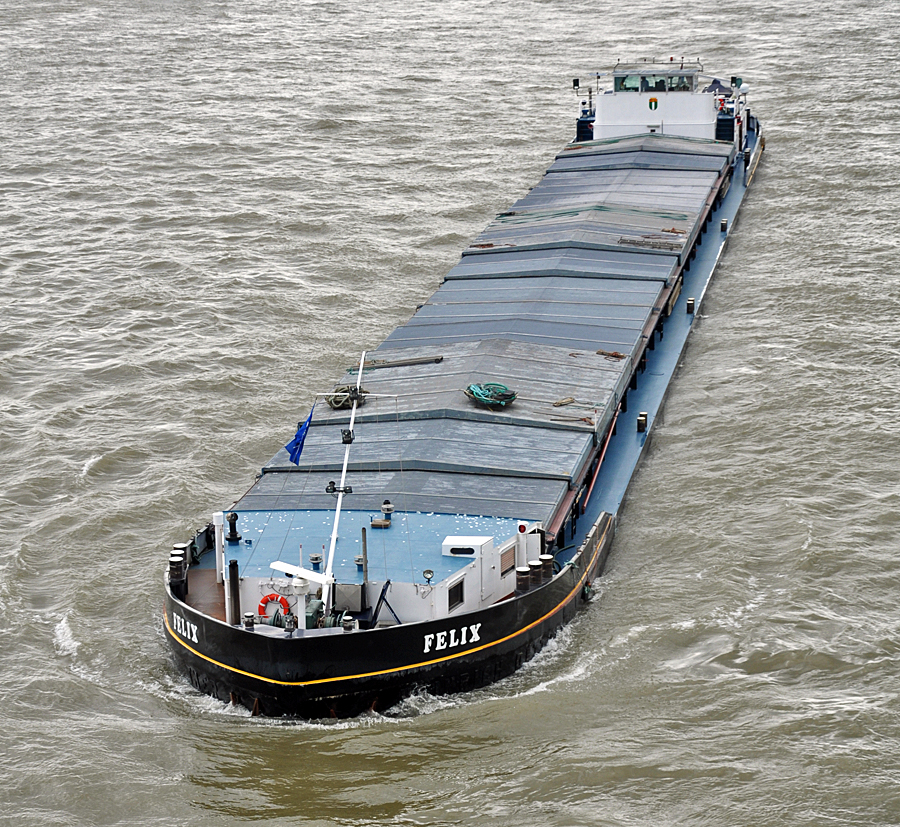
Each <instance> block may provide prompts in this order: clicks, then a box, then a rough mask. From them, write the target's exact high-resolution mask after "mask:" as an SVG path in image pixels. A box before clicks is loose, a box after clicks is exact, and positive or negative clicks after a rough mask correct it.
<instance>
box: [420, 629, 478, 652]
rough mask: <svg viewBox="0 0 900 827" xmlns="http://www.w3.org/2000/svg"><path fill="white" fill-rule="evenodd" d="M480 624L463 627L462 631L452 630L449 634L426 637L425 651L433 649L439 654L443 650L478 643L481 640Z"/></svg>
mask: <svg viewBox="0 0 900 827" xmlns="http://www.w3.org/2000/svg"><path fill="white" fill-rule="evenodd" d="M480 628H481V624H480V623H473V624H472V625H471V626H463V627H462V629H451V630H450V631H449V632H438V633H437V634H434V635H425V651H426V652H430V651H432V649H433V650H434V651H435V652H439V651H440V650H441V649H453V648H455V647H457V646H465V645H466V644H467V643H476V642H477V641H479V640H481V635H479V634H478V630H479V629H480Z"/></svg>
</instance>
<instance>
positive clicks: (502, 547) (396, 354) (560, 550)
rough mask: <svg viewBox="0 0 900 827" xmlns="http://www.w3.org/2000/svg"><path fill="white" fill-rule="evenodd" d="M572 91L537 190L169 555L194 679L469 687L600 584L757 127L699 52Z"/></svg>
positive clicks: (303, 689)
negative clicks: (564, 136)
mask: <svg viewBox="0 0 900 827" xmlns="http://www.w3.org/2000/svg"><path fill="white" fill-rule="evenodd" d="M573 89H574V91H575V93H576V96H577V97H576V102H577V106H578V111H577V113H576V118H575V121H576V134H575V139H574V141H573V142H572V143H570V144H568V145H567V146H565V147H563V149H562V150H561V151H560V152H559V154H558V155H557V156H556V158H555V159H554V160H553V162H552V164H551V165H550V167H549V168H548V170H547V172H546V174H545V175H544V177H543V178H542V179H541V181H540V182H539V183H538V184H537V185H536V186H535V187H533V188H532V189H531V190H529V191H528V193H527V194H526V195H525V196H524V197H522V198H521V199H520V200H519V201H517V202H516V203H515V204H513V205H512V206H511V207H510V208H509V209H508V210H506V211H505V212H502V213H500V214H499V215H497V217H496V218H495V219H494V220H493V221H492V222H491V223H490V224H489V225H488V227H487V228H486V229H485V230H484V232H482V233H481V235H479V236H478V237H477V238H475V239H474V240H473V241H472V243H471V244H470V245H469V246H468V248H466V249H465V250H464V251H463V253H462V256H461V259H460V261H459V263H458V264H457V265H456V266H455V267H453V269H452V270H450V272H449V273H448V274H447V275H446V277H445V278H444V280H443V282H442V283H441V285H440V287H439V288H438V289H437V291H436V292H435V293H434V294H433V295H432V296H431V298H430V299H429V300H428V301H427V302H426V303H425V304H423V305H421V306H420V307H419V308H418V309H417V311H416V312H415V314H414V315H413V316H412V318H411V319H410V320H409V321H408V322H407V323H406V324H404V325H403V326H401V327H399V328H398V329H396V330H395V331H394V332H393V333H391V334H390V335H389V336H388V337H387V339H385V340H384V341H383V342H381V344H379V345H378V346H377V347H374V348H373V349H372V350H371V351H367V352H365V353H363V354H362V355H361V356H360V358H359V359H358V361H357V360H355V359H354V364H352V365H348V366H347V369H346V373H345V374H343V375H342V376H339V377H336V378H335V381H334V383H333V384H332V383H329V384H328V385H327V386H326V387H323V388H321V389H310V391H311V392H310V395H309V396H310V398H312V397H313V392H314V391H315V403H314V404H313V405H312V406H311V409H310V410H309V412H308V413H306V411H303V412H302V413H301V417H302V419H301V421H300V422H298V426H297V429H296V434H295V435H294V437H293V439H291V440H290V441H288V442H287V444H286V445H285V447H283V448H281V449H280V450H279V451H278V452H277V453H276V454H275V456H274V457H273V458H272V459H271V460H270V461H269V462H268V463H267V464H266V465H265V466H264V467H263V468H262V470H261V473H260V474H259V475H258V476H257V478H256V481H255V483H254V484H253V485H252V487H251V488H250V489H249V490H248V491H247V493H245V494H244V495H243V496H242V497H241V498H240V499H238V500H237V501H236V502H234V503H232V504H231V505H229V506H227V507H221V509H220V510H218V511H215V512H214V513H213V514H212V519H211V521H210V522H209V523H208V524H207V525H206V526H205V527H204V528H203V529H202V530H200V531H198V532H197V533H196V535H195V536H194V537H192V538H190V539H189V540H187V541H185V542H178V543H175V544H174V547H173V548H172V549H171V551H170V552H169V557H168V564H167V565H166V567H165V577H164V580H165V607H164V628H165V634H166V636H167V638H168V641H169V643H170V644H171V649H172V651H173V653H174V659H175V661H176V663H177V665H178V667H179V668H180V669H181V670H182V671H183V672H184V673H185V674H186V675H187V678H188V679H189V680H190V682H191V684H193V686H194V687H196V688H197V689H198V690H200V691H201V692H204V693H207V694H209V695H212V696H215V697H217V698H219V699H222V700H223V701H226V702H231V703H233V704H239V705H243V706H245V707H247V709H249V710H251V711H252V713H253V714H262V715H266V716H295V717H303V718H321V717H346V716H354V715H358V714H361V713H365V712H367V711H376V712H377V711H383V710H386V709H388V708H390V707H391V706H392V705H395V704H396V703H397V702H398V701H400V700H401V699H402V698H404V697H406V696H408V695H410V694H412V693H414V692H417V691H425V692H430V693H434V694H447V693H458V692H464V691H469V690H473V689H476V688H478V687H482V686H485V685H488V684H490V683H492V682H495V681H497V680H499V679H501V678H503V677H505V676H508V675H510V674H512V673H513V672H514V671H515V670H517V669H518V668H519V667H521V665H522V664H523V663H524V662H525V661H527V660H529V659H530V658H532V657H533V656H534V655H535V654H536V653H537V652H538V651H540V650H541V648H542V647H543V646H544V645H545V644H546V643H547V641H548V640H550V639H551V638H552V637H553V636H554V635H555V634H556V633H557V632H558V631H559V629H560V628H561V627H562V626H563V625H564V624H566V623H568V622H569V621H571V620H572V619H573V618H574V617H575V615H576V613H577V612H578V610H579V609H580V608H582V607H583V606H584V605H585V604H587V603H588V602H589V601H590V600H591V596H592V593H593V589H594V587H595V581H596V580H597V578H598V577H599V576H600V575H601V573H602V571H603V568H604V565H605V563H606V560H607V557H608V555H609V552H610V546H611V543H612V540H613V536H614V533H615V526H616V519H617V515H618V513H619V510H620V507H621V505H622V502H623V499H624V497H625V495H626V492H627V489H628V485H629V482H630V480H631V478H632V476H633V474H634V472H635V469H636V467H637V466H638V463H639V461H640V458H641V456H642V453H643V451H644V450H645V448H646V445H647V440H648V438H649V436H650V434H651V433H652V431H653V426H654V422H655V420H656V419H657V416H658V415H659V412H660V408H661V405H662V403H663V400H664V398H665V394H666V390H667V388H668V386H669V383H670V381H671V379H672V377H673V374H674V372H675V369H676V366H677V365H678V362H679V359H680V357H681V354H682V351H683V349H684V347H685V343H686V341H687V339H688V335H689V334H690V331H691V328H692V326H693V324H694V321H695V319H696V318H697V314H698V312H699V310H700V307H701V305H702V302H703V298H704V295H705V291H706V288H707V285H708V284H709V282H710V279H711V277H712V275H713V272H714V271H715V269H716V265H717V263H718V261H719V259H720V257H721V255H722V254H723V251H724V250H725V247H726V243H727V241H728V237H729V234H730V233H731V232H732V230H733V228H734V221H735V217H736V215H737V212H738V210H739V208H740V206H741V203H742V201H743V199H744V196H745V194H746V192H747V190H748V188H749V187H750V186H751V183H752V181H753V178H754V174H755V172H756V170H757V167H758V164H759V162H760V159H761V156H762V151H763V148H764V146H765V141H764V137H763V131H762V128H761V126H760V123H759V121H758V120H757V118H756V116H755V115H753V114H751V111H750V106H749V103H748V93H749V88H748V86H747V85H746V84H745V83H744V82H743V80H742V79H741V78H739V77H730V78H728V79H724V80H723V79H720V78H716V77H712V76H708V75H706V74H704V70H703V66H702V65H701V64H700V63H699V61H685V60H683V59H678V60H675V59H671V60H666V61H637V62H629V63H618V64H616V65H615V66H614V67H613V68H612V69H611V70H609V71H607V72H602V73H595V74H592V75H590V76H589V77H588V78H587V79H585V80H580V79H576V80H574V81H573ZM304 414H306V415H305V416H303V415H304ZM291 430H293V429H291ZM288 436H290V433H287V434H285V439H286V438H287V437H288Z"/></svg>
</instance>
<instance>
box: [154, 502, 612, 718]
mask: <svg viewBox="0 0 900 827" xmlns="http://www.w3.org/2000/svg"><path fill="white" fill-rule="evenodd" d="M613 533H614V526H613V521H612V518H611V517H610V515H608V514H603V515H601V517H600V519H599V520H598V521H597V523H596V524H595V526H594V530H592V531H591V533H590V534H589V535H588V539H587V540H586V542H585V544H584V546H583V547H582V549H581V550H580V552H579V554H577V555H576V556H575V557H574V558H573V560H572V561H571V563H570V564H568V565H566V566H565V567H564V568H563V569H562V571H560V572H559V573H558V574H556V575H555V576H554V577H553V579H552V580H550V581H548V582H546V583H543V584H542V585H540V586H537V587H535V588H533V589H532V590H530V591H528V592H526V593H525V594H521V595H517V596H514V597H511V598H510V599H508V600H505V601H502V602H500V603H497V604H494V605H493V606H490V607H488V608H486V609H483V610H481V611H476V612H469V613H466V614H462V615H459V616H456V617H447V618H442V619H439V620H433V621H427V622H421V623H411V624H403V625H398V626H392V627H387V628H379V629H369V630H356V631H349V632H345V631H342V630H341V629H334V630H328V631H329V632H330V633H329V634H322V633H321V632H322V631H324V630H321V631H320V632H319V634H315V635H311V634H303V633H297V632H295V633H293V635H291V636H288V634H287V633H286V632H283V631H281V630H279V633H278V636H272V635H269V634H264V633H262V632H261V631H256V632H248V631H247V630H245V629H243V628H242V627H240V626H229V625H228V624H226V623H222V622H221V621H217V620H214V619H212V618H210V617H208V616H207V615H205V614H202V613H201V612H198V611H196V610H195V609H192V608H191V607H190V606H188V605H187V604H186V603H183V602H182V601H180V600H178V599H177V598H176V597H175V596H174V595H173V594H172V591H171V589H169V588H168V587H167V589H166V612H165V629H166V634H167V636H168V637H169V639H170V644H171V645H172V649H173V651H174V652H175V655H176V660H177V662H178V664H179V666H180V667H181V668H182V670H183V671H184V672H185V674H186V675H187V677H188V679H189V680H190V682H191V684H193V686H195V687H196V688H197V689H199V690H200V691H201V692H204V693H206V694H208V695H212V696H214V697H217V698H219V699H220V700H222V701H230V702H231V703H236V704H241V705H243V706H245V707H247V708H248V709H250V710H251V711H252V712H253V714H263V715H267V716H291V717H302V718H325V717H350V716H354V715H358V714H360V713H362V712H366V711H370V710H371V711H379V710H384V709H387V708H389V707H391V706H393V705H395V704H396V703H397V702H399V701H400V700H402V699H403V698H404V697H408V696H409V695H411V694H413V693H414V692H416V691H419V690H425V691H428V692H430V693H432V694H436V695H445V694H451V693H457V692H465V691H469V690H473V689H477V688H479V687H482V686H487V685H488V684H491V683H494V682H496V681H497V680H500V679H501V678H504V677H507V676H508V675H511V674H512V673H513V672H515V671H516V670H517V669H518V668H519V667H521V665H522V664H523V663H524V662H525V661H527V660H529V659H531V658H532V657H534V655H535V654H537V652H539V651H540V650H541V649H542V648H543V647H544V646H545V645H546V643H547V641H549V640H550V639H551V638H552V637H553V636H554V635H555V634H556V633H557V632H558V631H559V629H560V628H561V627H562V626H564V625H565V624H566V623H568V622H570V621H571V620H572V619H573V618H574V617H575V615H576V614H577V612H578V610H579V609H580V608H582V607H583V606H584V605H585V603H586V602H587V601H588V600H589V599H590V596H591V593H592V592H591V586H592V583H593V581H594V579H595V578H597V577H598V576H599V575H600V574H601V573H602V571H603V567H604V565H605V563H606V559H607V556H608V554H609V547H610V544H611V542H612V537H613Z"/></svg>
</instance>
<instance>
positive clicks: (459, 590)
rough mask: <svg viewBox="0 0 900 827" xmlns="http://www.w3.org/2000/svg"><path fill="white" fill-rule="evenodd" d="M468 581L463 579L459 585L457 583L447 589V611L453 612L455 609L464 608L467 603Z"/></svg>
mask: <svg viewBox="0 0 900 827" xmlns="http://www.w3.org/2000/svg"><path fill="white" fill-rule="evenodd" d="M465 583H466V580H465V578H463V579H462V580H460V581H459V583H455V584H454V585H452V586H451V587H450V588H449V589H447V603H448V606H447V611H450V612H452V611H453V610H454V609H456V608H458V607H459V606H462V604H463V603H465V602H466V593H465V590H464V587H465Z"/></svg>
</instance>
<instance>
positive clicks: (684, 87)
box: [613, 74, 694, 92]
mask: <svg viewBox="0 0 900 827" xmlns="http://www.w3.org/2000/svg"><path fill="white" fill-rule="evenodd" d="M693 89H694V76H693V75H638V74H635V75H618V76H617V77H615V78H613V90H614V91H616V92H692V91H693Z"/></svg>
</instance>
